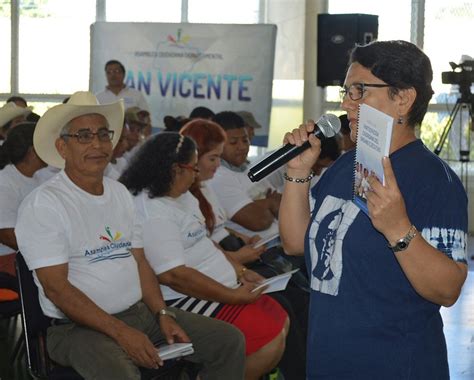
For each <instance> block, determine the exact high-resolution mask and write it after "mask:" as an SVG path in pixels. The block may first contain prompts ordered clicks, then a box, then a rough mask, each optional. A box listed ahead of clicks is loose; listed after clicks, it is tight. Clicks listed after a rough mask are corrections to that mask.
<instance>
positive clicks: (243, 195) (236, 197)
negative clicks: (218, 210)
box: [208, 166, 278, 237]
mask: <svg viewBox="0 0 474 380" xmlns="http://www.w3.org/2000/svg"><path fill="white" fill-rule="evenodd" d="M247 172H248V171H247V170H246V171H244V172H235V171H232V170H230V169H229V168H226V167H224V166H220V167H219V169H217V172H216V174H215V175H214V178H212V179H211V180H209V181H208V182H209V186H211V187H212V189H213V190H214V192H215V194H217V198H218V199H219V202H220V203H221V205H222V207H223V208H224V210H225V212H226V213H227V216H228V218H229V220H228V222H227V224H226V225H227V227H229V228H231V229H233V230H234V231H237V232H240V233H242V234H244V235H247V236H253V235H255V234H259V235H260V236H262V237H263V236H270V235H273V234H276V233H278V222H277V221H276V219H275V220H274V221H273V223H272V225H271V226H270V227H269V228H268V229H266V230H264V231H251V230H249V229H247V228H245V227H243V226H241V225H240V224H237V223H234V222H233V221H231V220H230V219H231V218H232V217H233V216H234V215H235V214H236V213H237V212H238V211H239V210H240V209H242V208H243V207H245V206H246V205H248V204H249V203H252V202H253V201H255V200H257V199H263V198H265V196H266V193H267V191H268V189H272V190H273V187H272V186H271V184H270V183H268V182H267V181H266V180H265V179H263V180H261V181H259V182H257V183H253V182H251V181H250V179H249V178H248V176H247Z"/></svg>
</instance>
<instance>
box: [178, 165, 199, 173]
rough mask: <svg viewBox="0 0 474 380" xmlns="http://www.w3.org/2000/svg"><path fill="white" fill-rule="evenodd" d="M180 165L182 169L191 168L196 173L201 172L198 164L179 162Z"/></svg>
mask: <svg viewBox="0 0 474 380" xmlns="http://www.w3.org/2000/svg"><path fill="white" fill-rule="evenodd" d="M178 166H179V167H180V168H182V169H189V170H192V171H193V172H195V173H199V168H198V166H197V165H194V166H193V165H189V164H178Z"/></svg>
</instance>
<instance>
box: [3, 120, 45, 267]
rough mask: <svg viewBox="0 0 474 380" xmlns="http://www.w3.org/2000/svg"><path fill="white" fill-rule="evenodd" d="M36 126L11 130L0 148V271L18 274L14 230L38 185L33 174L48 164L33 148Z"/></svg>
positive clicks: (21, 126)
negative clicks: (15, 268)
mask: <svg viewBox="0 0 474 380" xmlns="http://www.w3.org/2000/svg"><path fill="white" fill-rule="evenodd" d="M35 125H36V124H34V123H26V122H23V123H20V124H18V125H16V126H15V128H13V129H11V130H10V131H9V132H8V134H7V139H6V140H5V142H4V143H3V145H1V146H0V210H1V211H0V271H1V272H8V273H10V274H13V275H14V274H15V270H14V260H15V251H16V250H18V246H17V243H16V237H15V233H14V231H13V230H14V228H15V224H16V217H17V212H18V208H19V207H20V203H21V201H22V200H23V199H24V198H25V197H26V196H27V195H28V194H29V193H30V191H31V190H33V189H34V188H35V187H36V186H38V184H39V182H38V181H37V179H36V178H35V177H33V175H34V174H35V172H36V171H37V170H39V169H41V168H43V167H45V166H46V164H45V163H44V162H43V161H42V160H41V159H40V158H39V157H38V155H37V154H36V152H35V150H34V148H33V133H34V131H35Z"/></svg>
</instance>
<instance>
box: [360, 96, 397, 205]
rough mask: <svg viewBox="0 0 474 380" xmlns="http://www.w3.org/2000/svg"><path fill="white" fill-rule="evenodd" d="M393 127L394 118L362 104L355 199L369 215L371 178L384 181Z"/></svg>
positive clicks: (383, 182)
mask: <svg viewBox="0 0 474 380" xmlns="http://www.w3.org/2000/svg"><path fill="white" fill-rule="evenodd" d="M392 127H393V117H391V116H389V115H387V114H385V113H383V112H381V111H379V110H377V109H375V108H373V107H371V106H369V105H367V104H361V105H360V106H359V115H358V128H357V145H356V154H355V163H354V181H353V186H354V187H353V191H354V192H353V202H354V203H355V204H356V205H357V206H358V207H359V208H360V209H361V210H362V211H363V212H364V213H366V214H368V209H367V198H366V195H365V194H366V192H367V191H368V190H369V188H370V186H369V183H368V182H367V179H368V177H369V176H370V175H375V176H376V177H377V178H378V179H379V181H380V182H381V183H382V184H385V178H384V173H383V166H382V158H383V157H384V156H388V155H389V151H390V141H391V138H392Z"/></svg>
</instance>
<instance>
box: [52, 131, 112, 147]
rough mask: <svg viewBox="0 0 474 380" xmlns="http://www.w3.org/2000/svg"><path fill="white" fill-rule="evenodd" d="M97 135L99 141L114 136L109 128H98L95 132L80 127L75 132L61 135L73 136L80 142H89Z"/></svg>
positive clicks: (110, 139) (110, 138) (107, 139)
mask: <svg viewBox="0 0 474 380" xmlns="http://www.w3.org/2000/svg"><path fill="white" fill-rule="evenodd" d="M94 136H97V138H98V139H99V141H100V142H110V141H112V139H113V138H114V131H112V130H110V129H105V128H104V129H99V130H98V131H97V132H92V131H91V130H90V129H81V130H79V131H77V133H72V134H68V133H64V134H62V135H61V137H74V138H76V139H77V142H78V143H80V144H90V143H91V142H92V140H94Z"/></svg>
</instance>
